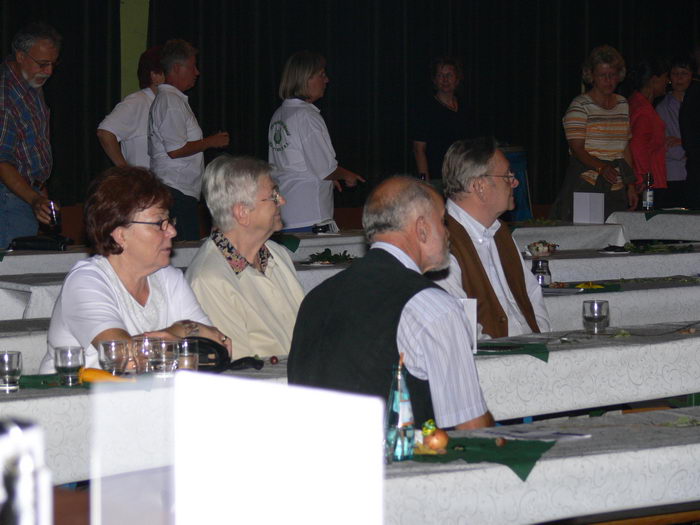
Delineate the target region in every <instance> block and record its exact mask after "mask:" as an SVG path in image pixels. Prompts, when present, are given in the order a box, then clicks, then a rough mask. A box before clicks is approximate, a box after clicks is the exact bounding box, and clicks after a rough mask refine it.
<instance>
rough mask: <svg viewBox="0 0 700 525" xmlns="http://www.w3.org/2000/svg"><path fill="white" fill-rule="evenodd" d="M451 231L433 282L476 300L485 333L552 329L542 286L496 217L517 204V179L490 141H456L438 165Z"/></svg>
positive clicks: (499, 334) (510, 333)
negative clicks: (441, 273) (445, 265)
mask: <svg viewBox="0 0 700 525" xmlns="http://www.w3.org/2000/svg"><path fill="white" fill-rule="evenodd" d="M442 180H443V185H444V188H445V195H446V196H447V213H448V218H447V227H448V230H449V232H450V243H451V246H450V251H451V255H450V268H449V274H448V276H447V277H446V278H444V279H442V280H439V281H437V283H438V284H439V285H440V286H442V287H443V288H445V289H446V290H447V291H448V292H450V293H451V294H452V295H454V296H456V297H464V294H465V293H466V295H467V297H470V298H474V299H476V300H477V321H478V322H479V324H480V325H481V326H482V330H483V333H484V334H487V335H489V336H491V337H506V336H513V335H519V334H525V333H532V332H548V331H550V324H549V315H548V313H547V308H546V306H545V304H544V297H543V295H542V289H541V288H540V286H539V285H538V283H537V280H536V279H535V277H534V275H532V274H531V273H530V272H527V271H525V270H524V268H523V261H522V257H521V255H520V253H519V252H518V249H517V247H516V245H515V243H514V242H513V238H512V236H511V234H510V230H509V229H508V226H507V225H505V224H503V223H501V222H500V221H499V220H498V217H499V216H500V215H501V214H502V213H503V212H505V211H506V210H512V209H513V208H514V207H515V204H514V201H513V189H514V188H515V187H517V185H518V180H517V179H516V178H515V175H513V173H512V171H511V169H510V164H509V162H508V159H506V157H505V155H503V153H502V152H501V151H500V150H499V149H497V147H496V143H495V142H494V140H493V139H489V138H477V139H469V140H459V141H457V142H455V143H454V144H452V146H450V149H449V150H448V151H447V153H446V154H445V160H444V162H443V165H442Z"/></svg>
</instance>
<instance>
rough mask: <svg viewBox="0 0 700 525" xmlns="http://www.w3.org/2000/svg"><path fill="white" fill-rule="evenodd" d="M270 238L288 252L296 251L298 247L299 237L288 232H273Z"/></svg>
mask: <svg viewBox="0 0 700 525" xmlns="http://www.w3.org/2000/svg"><path fill="white" fill-rule="evenodd" d="M270 239H272V240H273V241H275V242H276V243H277V244H281V245H282V246H284V247H285V248H287V249H288V250H289V251H290V252H295V251H297V248H299V244H300V243H301V239H300V238H299V237H297V236H296V235H290V234H288V233H275V234H274V235H273V236H272V237H270Z"/></svg>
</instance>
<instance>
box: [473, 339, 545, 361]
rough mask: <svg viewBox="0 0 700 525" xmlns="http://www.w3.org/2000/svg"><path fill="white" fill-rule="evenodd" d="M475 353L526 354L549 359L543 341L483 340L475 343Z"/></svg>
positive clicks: (543, 359)
mask: <svg viewBox="0 0 700 525" xmlns="http://www.w3.org/2000/svg"><path fill="white" fill-rule="evenodd" d="M476 348H477V351H476V355H518V354H526V355H531V356H532V357H536V358H537V359H541V360H542V361H544V362H545V363H546V362H547V361H549V350H548V349H547V345H545V344H543V343H509V342H503V343H498V342H489V341H483V342H480V343H478V344H477V346H476Z"/></svg>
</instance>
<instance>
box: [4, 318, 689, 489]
mask: <svg viewBox="0 0 700 525" xmlns="http://www.w3.org/2000/svg"><path fill="white" fill-rule="evenodd" d="M672 328H674V327H670V326H662V325H656V326H654V327H652V329H650V330H656V331H657V332H659V331H664V330H665V331H668V330H670V329H672ZM579 337H580V339H581V340H580V341H579V342H577V343H566V344H563V343H558V338H557V337H555V336H554V335H553V334H543V335H539V336H534V335H533V336H529V337H521V338H518V340H526V341H541V340H545V341H549V342H550V343H549V346H550V349H551V351H550V353H549V361H548V362H546V363H545V362H544V361H541V360H539V359H536V358H534V357H532V356H529V355H497V356H477V357H476V364H477V369H478V372H479V381H480V383H481V386H482V389H483V391H484V396H485V398H486V402H487V405H488V407H489V409H490V410H491V412H492V413H493V415H494V417H495V418H496V419H497V420H506V419H513V418H520V417H524V416H529V415H540V414H553V413H558V412H563V411H570V410H579V409H586V408H592V407H599V406H609V405H616V404H622V403H629V402H635V401H644V400H648V399H658V398H662V397H670V396H676V395H682V394H689V393H694V392H700V352H698V350H697V348H698V344H699V343H700V333H699V334H697V335H678V334H676V335H666V336H657V337H645V336H632V337H627V338H621V339H615V338H612V337H598V338H590V339H586V338H585V337H584V336H583V335H581V336H579ZM42 355H43V352H42ZM233 374H234V375H236V376H238V377H248V378H256V379H262V380H268V381H275V382H281V383H285V382H286V380H287V378H286V361H285V360H282V361H281V362H280V364H278V365H269V364H266V365H265V367H264V368H263V369H262V370H261V371H256V370H245V371H240V372H234V373H233ZM142 395H149V391H148V390H145V391H144V392H143V393H142ZM88 396H89V394H88V392H87V391H85V390H78V391H70V390H66V389H58V390H40V391H37V390H26V391H20V392H18V393H15V394H7V395H2V396H0V417H6V416H24V417H27V418H29V419H32V420H34V421H37V422H38V423H39V424H41V425H42V426H43V427H44V428H45V429H46V440H47V457H48V459H47V461H48V464H49V466H50V467H51V468H52V470H53V471H54V476H55V481H56V483H65V482H69V481H76V480H80V479H86V477H87V476H88V472H89V470H88V469H89V464H88V446H87V441H86V440H87V439H88V436H89V431H90V415H89V414H90V412H89V403H88ZM115 404H116V405H119V402H118V400H115ZM140 431H142V432H147V429H140ZM133 461H138V458H125V459H124V462H125V463H124V466H123V468H124V469H125V470H128V468H127V467H129V465H132V462H133Z"/></svg>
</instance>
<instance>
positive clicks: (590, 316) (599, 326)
mask: <svg viewBox="0 0 700 525" xmlns="http://www.w3.org/2000/svg"><path fill="white" fill-rule="evenodd" d="M609 325H610V305H609V304H608V301H598V300H596V301H583V328H584V330H585V331H586V332H588V333H590V334H599V333H601V332H603V331H605V329H606V328H607V327H608V326H609Z"/></svg>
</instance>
